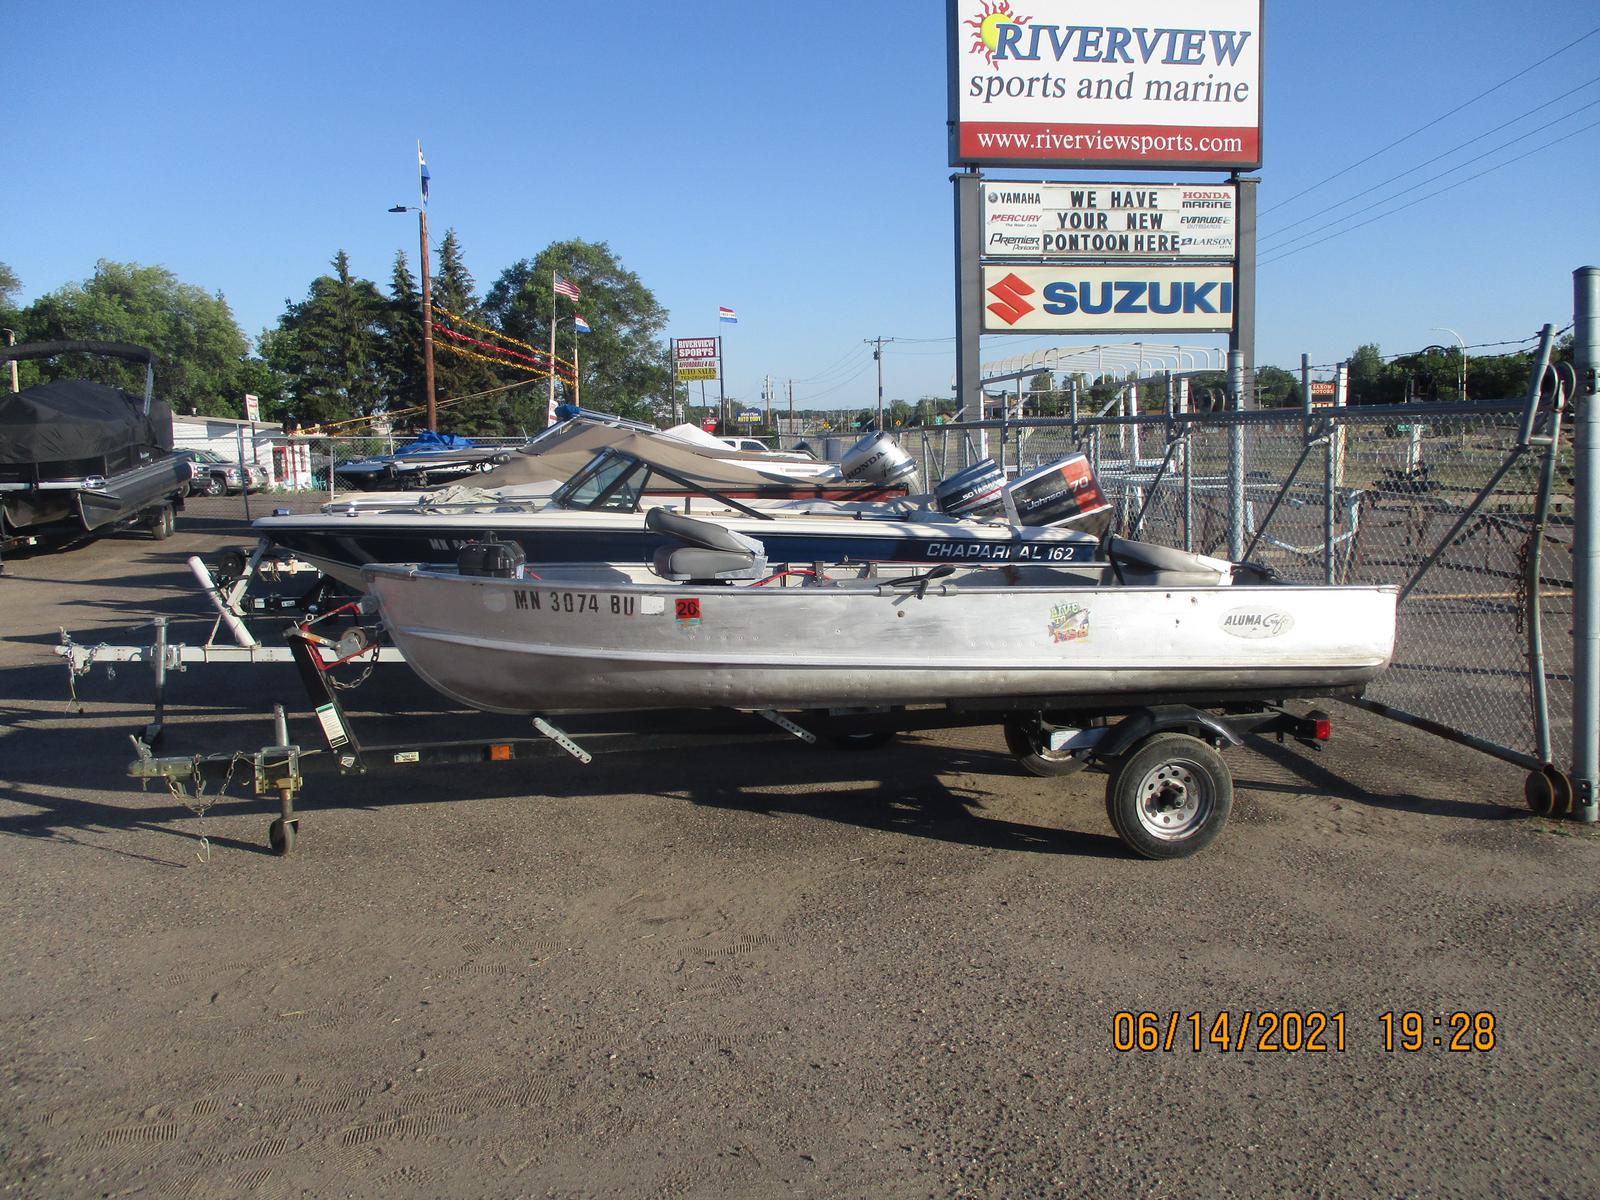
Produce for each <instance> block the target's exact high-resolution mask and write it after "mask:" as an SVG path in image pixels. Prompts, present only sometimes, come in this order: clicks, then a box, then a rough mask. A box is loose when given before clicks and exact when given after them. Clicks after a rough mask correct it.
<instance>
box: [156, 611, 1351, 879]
mask: <svg viewBox="0 0 1600 1200" xmlns="http://www.w3.org/2000/svg"><path fill="white" fill-rule="evenodd" d="M368 603H370V602H368ZM351 607H354V608H356V609H357V612H358V615H360V616H364V615H370V609H369V608H368V607H367V605H365V604H358V605H355V606H351ZM335 611H337V610H335ZM332 615H334V613H329V614H326V616H332ZM318 619H322V618H318ZM313 623H314V622H302V623H300V624H297V625H295V626H293V627H292V628H291V629H290V630H289V631H288V633H287V635H286V636H287V640H288V653H289V655H290V657H291V658H292V660H293V661H294V663H295V665H296V667H297V669H298V673H299V676H300V680H301V683H302V684H303V686H304V687H305V689H306V692H307V695H308V697H309V699H310V704H311V709H312V713H313V715H314V716H315V718H316V722H317V727H318V729H319V731H320V732H321V734H322V740H323V745H321V746H319V747H302V746H299V745H296V744H294V743H292V742H291V741H290V740H289V733H288V721H287V718H286V715H285V712H284V708H283V706H282V705H276V706H274V713H273V722H274V733H275V737H274V741H273V742H272V743H271V744H270V745H266V746H262V747H260V748H259V749H256V750H254V751H233V752H225V753H213V754H195V755H187V756H168V757H161V756H157V754H156V753H155V745H156V743H157V741H158V740H159V739H160V737H161V735H162V732H163V729H162V707H161V706H162V702H163V695H164V693H163V687H164V681H165V675H164V671H165V666H166V664H167V663H168V661H169V659H170V658H171V652H170V648H162V647H161V646H158V647H156V648H154V649H153V650H152V651H151V652H150V653H149V655H148V661H151V662H152V663H153V665H154V666H155V669H156V675H157V693H156V694H157V708H156V717H155V720H154V721H153V722H152V723H151V724H150V725H148V726H146V728H145V731H144V735H143V736H142V737H141V736H137V735H133V736H132V737H131V740H132V742H133V745H134V749H135V754H136V757H135V758H134V760H133V761H132V762H131V763H130V764H129V765H128V774H129V775H130V776H132V777H133V778H135V779H139V780H141V781H143V782H145V783H148V782H149V781H151V780H161V781H163V782H164V783H166V785H167V786H168V788H169V789H170V790H171V791H172V792H173V794H174V795H175V796H177V797H179V798H180V799H183V800H184V801H185V803H191V807H196V808H197V810H200V811H203V808H204V807H205V806H204V805H196V804H193V803H192V802H191V801H190V799H189V798H190V797H192V798H193V799H194V800H200V799H202V798H203V797H205V796H207V795H208V794H210V795H211V797H212V799H211V800H210V801H209V803H214V802H215V799H216V798H217V797H219V796H220V795H222V794H224V792H225V790H226V788H227V787H228V786H229V785H230V783H232V782H233V781H235V780H240V781H248V786H250V787H251V788H253V790H254V793H255V795H257V796H260V797H263V798H269V799H270V800H271V801H275V802H276V805H277V815H276V816H275V817H274V819H273V820H272V822H271V824H270V825H269V826H268V830H267V841H268V844H269V846H270V847H271V849H272V850H273V852H274V853H277V854H280V855H286V854H289V853H290V852H291V851H292V850H293V849H294V846H295V842H296V838H297V835H298V833H299V826H300V818H299V816H298V815H297V813H296V811H295V800H296V797H297V796H298V795H299V794H300V792H301V790H302V788H303V787H304V784H305V778H306V776H307V775H309V774H313V773H333V774H338V775H368V774H374V773H377V772H379V771H385V770H406V769H411V768H415V767H424V766H434V765H440V764H464V763H506V762H517V761H523V760H526V759H529V758H533V757H539V756H548V755H550V754H552V753H565V754H568V755H571V756H572V757H574V758H576V759H577V760H578V761H580V762H582V763H586V764H587V763H589V762H590V761H592V758H593V756H592V755H591V754H590V753H589V751H588V750H586V749H585V748H584V747H583V746H581V745H579V743H578V742H577V741H575V740H574V739H573V738H572V737H571V736H569V735H568V734H567V733H566V732H565V731H564V730H563V729H561V728H560V727H559V726H557V725H556V724H555V723H554V722H552V721H551V720H549V719H548V718H546V717H543V716H536V717H534V718H532V724H533V731H534V735H533V736H517V737H500V738H489V739H471V740H465V741H409V742H405V743H401V744H392V745H390V744H384V745H377V744H374V745H367V744H364V743H363V741H362V740H361V738H360V737H359V736H358V735H357V732H356V730H355V728H354V725H353V724H352V722H351V720H350V718H349V717H348V716H347V715H346V713H345V710H344V706H343V704H342V703H341V701H340V698H339V690H340V689H341V687H342V686H346V685H340V684H338V683H336V682H335V681H334V679H333V677H332V675H331V672H332V670H333V669H334V668H335V667H337V666H340V665H342V664H345V663H349V662H352V661H357V660H362V659H364V658H374V659H375V656H376V654H377V653H378V652H379V651H380V650H381V647H379V646H378V644H377V642H376V640H375V637H374V634H373V632H372V630H371V629H370V628H369V627H364V626H357V627H356V628H354V629H352V630H350V631H347V632H346V633H345V634H343V635H342V636H341V637H339V638H338V639H332V638H326V637H323V636H321V635H318V634H316V633H314V632H313V631H312V629H311V625H312V624H313ZM252 661H254V660H252ZM1314 694H1315V695H1317V696H1327V695H1328V693H1327V692H1326V691H1322V692H1317V693H1314ZM1307 695H1310V693H1308V694H1307ZM1296 698H1305V697H1296V696H1293V695H1291V696H1274V697H1272V698H1270V699H1268V698H1265V697H1263V696H1260V695H1259V694H1257V695H1250V694H1243V693H1239V694H1229V693H1216V694H1211V695H1206V696H1189V697H1186V698H1185V702H1183V703H1173V702H1172V698H1171V697H1170V696H1168V697H1162V696H1158V695H1153V694H1152V695H1107V696H1084V695H1071V696H1056V697H1027V698H1024V699H1019V700H1017V701H1010V702H1007V701H1002V700H984V701H974V702H961V701H951V702H949V703H946V704H943V705H926V706H907V707H904V708H900V707H894V708H877V709H832V710H813V711H808V712H803V713H784V712H778V711H776V710H772V709H768V710H759V711H753V712H752V711H747V710H736V711H734V710H730V712H729V713H728V714H725V715H733V716H736V717H737V718H738V719H739V720H741V721H743V722H746V723H748V722H749V720H750V718H751V717H756V718H760V719H762V720H765V721H766V722H768V723H769V724H771V725H773V726H776V727H777V728H779V729H781V730H783V731H784V732H786V733H788V734H790V735H791V736H794V737H797V738H799V739H801V740H803V741H805V742H808V743H813V744H814V743H817V742H819V741H821V742H824V743H826V744H828V745H831V746H834V747H836V748H840V749H846V750H862V749H869V748H872V747H876V746H879V745H882V744H883V743H884V742H887V741H888V740H889V739H890V738H892V737H894V736H895V734H897V733H901V732H910V731H913V730H928V729H938V728H957V727H969V726H976V725H994V724H1000V725H1001V726H1002V727H1003V728H1004V730H1005V737H1006V745H1007V747H1008V749H1010V750H1011V752H1012V753H1013V755H1015V756H1016V758H1017V760H1018V762H1019V764H1020V765H1021V766H1022V767H1023V769H1024V770H1026V771H1028V772H1030V773H1032V774H1035V775H1040V776H1058V775H1069V774H1073V773H1076V772H1078V771H1081V770H1083V769H1084V768H1086V767H1091V766H1093V767H1097V768H1100V769H1103V770H1105V771H1107V772H1108V773H1109V776H1110V779H1109V782H1108V784H1107V789H1106V806H1107V811H1108V813H1109V815H1110V817H1111V821H1112V824H1113V826H1114V827H1115V829H1116V831H1117V834H1118V835H1119V837H1121V839H1122V840H1123V842H1124V843H1125V844H1127V845H1128V847H1129V848H1130V849H1131V850H1133V851H1134V852H1135V853H1136V854H1139V855H1141V856H1143V857H1147V858H1181V857H1186V856H1188V855H1190V854H1193V853H1195V852H1197V851H1199V850H1200V849H1202V848H1204V847H1205V846H1206V845H1209V844H1210V842H1211V841H1213V840H1214V839H1215V838H1216V836H1217V834H1218V833H1220V832H1221V829H1222V826H1223V824H1224V823H1225V822H1226V820H1227V816H1228V812H1229V810H1230V809H1231V806H1232V796H1233V781H1232V776H1231V773H1230V772H1229V770H1228V768H1227V766H1226V764H1225V763H1224V762H1223V760H1222V757H1221V754H1220V753H1219V751H1221V750H1223V749H1226V748H1227V747H1229V746H1237V745H1239V744H1240V743H1241V742H1242V741H1243V740H1244V738H1245V736H1247V735H1249V734H1256V735H1276V736H1277V737H1278V738H1279V740H1280V741H1281V740H1283V739H1284V738H1286V737H1291V738H1294V739H1295V740H1297V741H1299V742H1301V743H1303V744H1306V745H1309V746H1312V747H1320V744H1321V743H1322V742H1323V741H1325V740H1326V739H1327V738H1328V737H1329V735H1330V729H1331V722H1330V720H1329V718H1328V716H1327V714H1326V713H1323V712H1320V711H1311V712H1309V713H1306V714H1304V715H1298V714H1296V713H1293V712H1291V711H1289V709H1288V708H1286V707H1285V703H1286V702H1287V701H1288V700H1291V699H1296ZM621 715H623V716H632V715H635V714H621ZM637 715H640V716H646V717H647V716H649V715H650V714H637ZM655 715H658V716H659V715H660V714H655ZM699 732H700V733H701V734H702V735H703V734H704V733H706V732H710V730H707V729H704V728H702V729H700V730H699ZM715 732H718V733H725V732H726V727H725V726H724V727H720V728H718V729H717V730H715ZM601 736H603V737H608V738H609V737H611V736H613V735H601ZM626 736H632V737H637V736H638V733H637V731H634V732H633V733H630V734H628V735H626ZM688 736H693V735H692V734H690V735H688ZM211 789H215V790H214V791H213V790H211Z"/></svg>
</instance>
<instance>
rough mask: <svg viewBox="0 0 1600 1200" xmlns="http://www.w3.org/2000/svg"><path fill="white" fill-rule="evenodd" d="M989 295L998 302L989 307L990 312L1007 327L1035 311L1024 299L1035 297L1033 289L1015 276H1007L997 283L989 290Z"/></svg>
mask: <svg viewBox="0 0 1600 1200" xmlns="http://www.w3.org/2000/svg"><path fill="white" fill-rule="evenodd" d="M989 294H990V295H991V296H993V297H994V298H995V300H996V301H997V303H994V304H991V305H989V311H990V312H992V313H993V314H994V315H995V316H997V317H999V318H1000V320H1002V321H1004V322H1005V323H1006V324H1007V325H1015V324H1016V323H1017V322H1018V321H1020V320H1022V318H1023V317H1025V316H1027V315H1028V314H1029V313H1031V312H1032V311H1033V309H1034V306H1033V305H1031V304H1029V303H1028V302H1027V301H1026V300H1024V299H1023V297H1024V296H1031V295H1033V289H1032V288H1031V287H1029V286H1028V285H1027V284H1025V283H1023V282H1022V280H1020V279H1018V278H1017V277H1016V276H1015V275H1007V276H1006V277H1005V278H1004V279H1002V280H1001V281H1000V282H999V283H996V284H995V285H994V286H992V287H991V288H990V289H989Z"/></svg>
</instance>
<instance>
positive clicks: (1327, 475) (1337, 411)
mask: <svg viewBox="0 0 1600 1200" xmlns="http://www.w3.org/2000/svg"><path fill="white" fill-rule="evenodd" d="M1349 383H1350V367H1349V364H1347V363H1340V364H1339V374H1338V377H1337V382H1336V383H1335V384H1334V388H1333V412H1332V413H1331V414H1330V416H1329V421H1328V440H1327V444H1326V447H1325V449H1326V454H1325V457H1324V458H1323V460H1322V546H1323V554H1324V555H1325V557H1326V561H1325V562H1324V564H1323V571H1322V581H1323V582H1324V583H1327V584H1332V583H1334V582H1335V581H1336V579H1337V574H1338V573H1337V572H1336V571H1335V569H1334V565H1333V544H1334V542H1335V540H1336V534H1335V528H1336V524H1335V521H1334V505H1335V502H1336V501H1337V498H1338V494H1339V487H1340V483H1341V481H1340V476H1341V474H1342V473H1343V470H1344V424H1343V422H1342V420H1341V418H1342V417H1343V416H1344V397H1345V388H1346V387H1348V386H1349Z"/></svg>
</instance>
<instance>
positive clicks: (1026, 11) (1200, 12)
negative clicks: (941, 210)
mask: <svg viewBox="0 0 1600 1200" xmlns="http://www.w3.org/2000/svg"><path fill="white" fill-rule="evenodd" d="M1262 7H1263V4H1262V0H1116V2H1115V3H1112V2H1111V0H1098V2H1096V0H1089V2H1087V3H1086V2H1085V0H947V20H948V36H949V38H950V47H949V62H950V123H951V143H950V163H951V165H952V166H1007V165H1012V166H1016V165H1028V166H1036V167H1046V166H1048V167H1068V168H1072V167H1113V166H1114V167H1162V168H1184V169H1194V170H1212V169H1215V170H1253V169H1254V168H1256V167H1258V166H1260V165H1261V63H1262V54H1261V25H1262ZM1102 22H1103V23H1102Z"/></svg>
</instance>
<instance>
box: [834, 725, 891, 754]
mask: <svg viewBox="0 0 1600 1200" xmlns="http://www.w3.org/2000/svg"><path fill="white" fill-rule="evenodd" d="M894 735H895V731H894V730H892V729H828V730H824V731H823V734H822V736H823V737H825V738H826V739H827V740H828V744H829V745H830V746H832V747H834V748H835V749H837V750H876V749H877V748H878V747H879V746H887V745H888V744H889V743H890V742H891V741H893V740H894Z"/></svg>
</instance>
